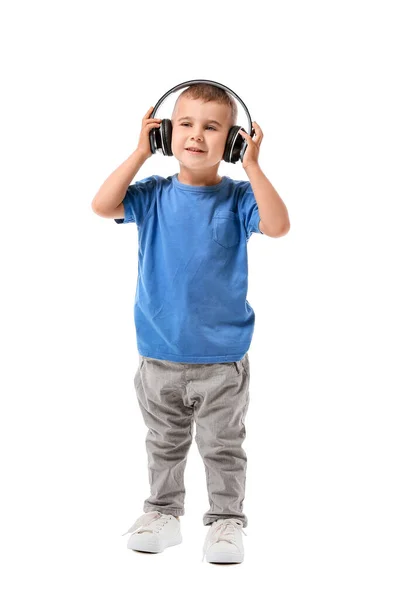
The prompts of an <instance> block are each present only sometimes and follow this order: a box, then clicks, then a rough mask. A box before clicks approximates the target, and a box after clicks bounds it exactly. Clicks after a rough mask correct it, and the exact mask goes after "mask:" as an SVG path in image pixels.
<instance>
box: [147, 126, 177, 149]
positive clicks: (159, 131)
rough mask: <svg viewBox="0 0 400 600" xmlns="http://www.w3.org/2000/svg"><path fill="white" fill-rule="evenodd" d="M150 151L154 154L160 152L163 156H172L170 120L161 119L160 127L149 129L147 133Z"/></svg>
mask: <svg viewBox="0 0 400 600" xmlns="http://www.w3.org/2000/svg"><path fill="white" fill-rule="evenodd" d="M149 139H150V150H151V152H152V154H155V153H156V152H157V150H161V152H162V154H163V155H164V156H172V149H171V140H172V122H171V120H170V119H162V121H161V123H160V127H156V128H155V129H151V130H150V133H149Z"/></svg>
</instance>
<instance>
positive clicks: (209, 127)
mask: <svg viewBox="0 0 400 600" xmlns="http://www.w3.org/2000/svg"><path fill="white" fill-rule="evenodd" d="M181 125H190V123H181ZM207 129H212V130H213V131H216V129H215V127H211V125H209V126H208V127H207Z"/></svg>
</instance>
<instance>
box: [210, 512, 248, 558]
mask: <svg viewBox="0 0 400 600" xmlns="http://www.w3.org/2000/svg"><path fill="white" fill-rule="evenodd" d="M209 528H210V531H209V532H208V533H207V536H206V539H205V542H204V548H203V560H204V557H205V558H206V561H207V562H215V563H241V562H243V559H244V548H243V540H242V533H243V534H244V535H247V534H246V533H245V532H244V531H243V522H242V521H240V520H238V519H218V520H217V521H213V522H212V523H211V525H210V526H209Z"/></svg>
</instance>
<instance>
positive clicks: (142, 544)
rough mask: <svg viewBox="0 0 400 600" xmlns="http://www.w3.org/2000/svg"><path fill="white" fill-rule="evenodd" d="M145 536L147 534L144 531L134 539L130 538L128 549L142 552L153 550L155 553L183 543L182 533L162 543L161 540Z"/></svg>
mask: <svg viewBox="0 0 400 600" xmlns="http://www.w3.org/2000/svg"><path fill="white" fill-rule="evenodd" d="M144 536H145V534H143V533H142V534H140V536H139V535H137V536H136V537H134V538H133V539H132V540H129V542H128V549H129V550H139V551H140V552H151V553H152V554H153V553H158V552H163V551H164V550H165V549H166V548H169V547H170V546H177V545H178V544H181V543H182V535H181V534H179V535H177V536H176V537H175V538H172V539H171V540H170V541H169V542H165V543H164V544H161V543H160V541H159V540H154V541H151V540H149V539H146V538H145V537H144Z"/></svg>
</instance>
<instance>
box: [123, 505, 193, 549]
mask: <svg viewBox="0 0 400 600" xmlns="http://www.w3.org/2000/svg"><path fill="white" fill-rule="evenodd" d="M127 533H131V534H132V535H131V537H130V538H129V540H128V544H127V546H128V548H129V549H130V550H141V551H142V552H162V551H163V550H165V548H168V547H169V546H176V545H177V544H180V543H181V542H182V535H181V524H180V522H179V520H178V519H177V518H176V517H174V516H173V515H164V514H163V513H161V512H159V511H158V510H155V511H151V512H148V513H144V514H143V515H142V516H141V517H139V518H138V519H137V520H136V521H135V522H134V524H133V525H132V527H130V528H129V529H128V531H126V532H125V533H123V534H122V535H126V534H127Z"/></svg>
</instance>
